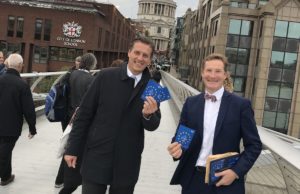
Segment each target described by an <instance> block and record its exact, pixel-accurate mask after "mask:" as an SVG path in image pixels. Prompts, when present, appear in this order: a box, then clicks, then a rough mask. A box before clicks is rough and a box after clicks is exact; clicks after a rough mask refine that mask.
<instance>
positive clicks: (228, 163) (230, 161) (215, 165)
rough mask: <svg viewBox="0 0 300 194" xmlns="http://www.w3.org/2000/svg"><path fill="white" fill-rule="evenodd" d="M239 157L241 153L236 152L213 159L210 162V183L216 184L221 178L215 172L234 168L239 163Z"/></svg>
mask: <svg viewBox="0 0 300 194" xmlns="http://www.w3.org/2000/svg"><path fill="white" fill-rule="evenodd" d="M239 158H240V156H239V154H236V155H233V156H228V157H225V158H220V159H217V160H212V161H211V162H210V172H209V185H214V184H216V183H217V182H218V181H219V180H220V178H221V177H216V176H215V173H217V172H221V171H224V170H226V169H229V168H232V167H233V166H234V165H235V164H236V163H237V161H238V160H239Z"/></svg>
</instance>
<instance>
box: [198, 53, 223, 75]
mask: <svg viewBox="0 0 300 194" xmlns="http://www.w3.org/2000/svg"><path fill="white" fill-rule="evenodd" d="M212 60H220V61H222V62H223V64H224V71H225V72H227V68H228V60H227V57H225V56H224V55H222V54H218V53H212V54H210V55H208V56H207V57H206V58H205V59H204V60H203V63H202V67H201V68H202V70H203V69H204V66H205V63H206V62H207V61H212Z"/></svg>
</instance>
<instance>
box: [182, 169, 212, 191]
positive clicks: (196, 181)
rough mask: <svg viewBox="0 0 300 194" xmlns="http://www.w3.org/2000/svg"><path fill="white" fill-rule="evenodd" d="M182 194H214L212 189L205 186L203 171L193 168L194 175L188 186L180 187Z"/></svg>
mask: <svg viewBox="0 0 300 194" xmlns="http://www.w3.org/2000/svg"><path fill="white" fill-rule="evenodd" d="M181 193H182V194H214V189H213V187H211V186H208V184H205V170H204V168H202V169H200V170H199V169H197V168H196V167H195V171H194V174H193V176H192V178H191V182H190V184H189V185H188V186H186V187H182V192H181Z"/></svg>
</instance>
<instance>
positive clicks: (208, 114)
mask: <svg viewBox="0 0 300 194" xmlns="http://www.w3.org/2000/svg"><path fill="white" fill-rule="evenodd" d="M205 92H206V93H208V92H207V91H205ZM223 93H224V87H222V88H220V89H219V90H218V91H216V92H215V93H213V94H212V95H215V96H216V98H217V101H216V102H212V101H211V100H205V106H204V119H203V141H202V146H201V151H200V153H199V156H198V160H197V163H196V166H205V165H206V159H207V157H208V156H209V155H211V154H212V148H213V143H214V135H215V128H216V122H217V118H218V114H219V109H220V105H221V99H222V96H223Z"/></svg>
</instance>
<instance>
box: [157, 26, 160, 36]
mask: <svg viewBox="0 0 300 194" xmlns="http://www.w3.org/2000/svg"><path fill="white" fill-rule="evenodd" d="M160 33H161V27H160V26H158V27H157V34H160Z"/></svg>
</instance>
